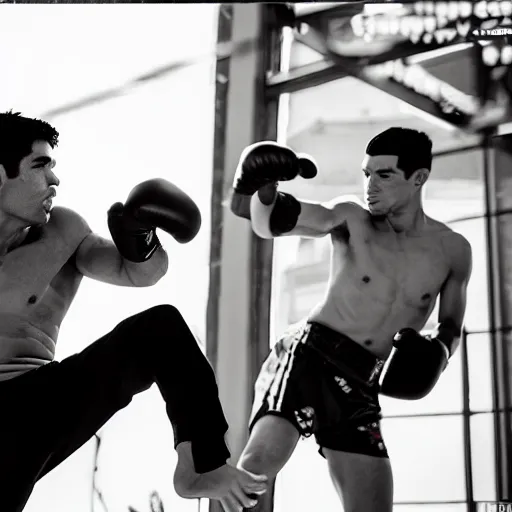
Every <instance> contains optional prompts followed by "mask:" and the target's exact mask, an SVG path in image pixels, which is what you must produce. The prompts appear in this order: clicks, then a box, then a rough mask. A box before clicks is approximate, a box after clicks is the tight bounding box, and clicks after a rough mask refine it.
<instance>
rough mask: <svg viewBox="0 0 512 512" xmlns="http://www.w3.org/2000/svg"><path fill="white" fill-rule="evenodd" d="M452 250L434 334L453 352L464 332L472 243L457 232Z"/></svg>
mask: <svg viewBox="0 0 512 512" xmlns="http://www.w3.org/2000/svg"><path fill="white" fill-rule="evenodd" d="M449 251H450V258H451V261H452V263H451V269H450V273H449V275H448V277H447V279H446V281H445V282H444V284H443V287H442V289H441V293H440V298H439V324H438V326H437V327H436V329H435V330H434V332H432V335H431V337H432V338H437V339H438V340H440V341H442V342H443V344H444V345H445V346H446V347H447V348H448V350H449V352H450V355H452V354H453V353H454V352H455V350H456V349H457V347H458V346H459V343H460V337H461V334H462V333H461V331H462V325H463V322H464V314H465V312H466V298H467V287H468V284H469V279H470V277H471V271H472V265H473V263H472V259H473V258H472V252H471V246H470V244H469V242H468V241H467V240H466V239H465V238H464V237H463V236H461V235H459V234H454V236H453V238H452V240H451V244H450V247H449Z"/></svg>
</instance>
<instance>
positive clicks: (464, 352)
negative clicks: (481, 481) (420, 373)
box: [460, 329, 475, 512]
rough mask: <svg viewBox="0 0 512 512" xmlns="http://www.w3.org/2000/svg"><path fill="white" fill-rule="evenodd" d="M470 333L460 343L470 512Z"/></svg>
mask: <svg viewBox="0 0 512 512" xmlns="http://www.w3.org/2000/svg"><path fill="white" fill-rule="evenodd" d="M467 341H468V333H467V332H466V330H465V329H464V330H463V331H462V340H461V344H460V349H461V359H462V420H463V430H464V459H465V460H464V469H465V476H466V500H467V503H468V512H475V501H474V500H475V498H474V494H473V459H472V454H471V409H470V402H469V358H468V346H467Z"/></svg>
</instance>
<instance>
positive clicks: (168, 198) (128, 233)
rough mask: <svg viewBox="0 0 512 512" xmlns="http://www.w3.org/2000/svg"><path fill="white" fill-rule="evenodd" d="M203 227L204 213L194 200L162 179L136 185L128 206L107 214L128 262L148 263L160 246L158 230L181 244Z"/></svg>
mask: <svg viewBox="0 0 512 512" xmlns="http://www.w3.org/2000/svg"><path fill="white" fill-rule="evenodd" d="M200 226H201V214H200V212H199V209H198V208H197V206H196V204H195V203H194V202H193V201H192V199H191V198H190V197H189V196H188V195H186V194H185V192H183V191H182V190H180V189H179V188H178V187H176V186H175V185H173V184H172V183H169V182H168V181H165V180H163V179H153V180H148V181H145V182H143V183H141V184H140V185H138V186H136V187H135V188H134V189H133V190H132V191H131V193H130V195H129V196H128V199H127V200H126V203H125V204H124V205H123V204H122V203H115V204H114V205H113V206H112V207H111V208H110V210H109V212H108V227H109V230H110V234H111V235H112V240H113V241H114V243H115V244H116V246H117V248H118V250H119V253H120V254H121V255H122V256H123V258H125V259H127V260H128V261H131V262H135V263H140V262H143V261H147V260H148V259H149V258H151V256H152V255H153V253H154V252H155V251H156V250H157V249H158V248H159V247H160V241H159V239H158V237H157V235H156V228H161V229H163V230H164V231H166V232H167V233H169V234H170V235H171V236H172V237H174V239H175V240H177V241H178V242H180V243H187V242H190V241H191V240H192V239H193V238H194V237H195V236H196V235H197V233H198V231H199V228H200Z"/></svg>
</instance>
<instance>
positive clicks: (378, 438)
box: [357, 421, 386, 451]
mask: <svg viewBox="0 0 512 512" xmlns="http://www.w3.org/2000/svg"><path fill="white" fill-rule="evenodd" d="M357 430H359V431H360V432H367V433H368V436H369V438H370V443H371V444H373V445H375V444H376V445H377V448H378V449H379V450H381V451H382V450H385V449H386V447H385V446H384V440H383V439H382V434H381V432H380V428H379V424H378V423H377V422H375V421H374V422H372V423H369V424H368V425H365V426H359V427H357Z"/></svg>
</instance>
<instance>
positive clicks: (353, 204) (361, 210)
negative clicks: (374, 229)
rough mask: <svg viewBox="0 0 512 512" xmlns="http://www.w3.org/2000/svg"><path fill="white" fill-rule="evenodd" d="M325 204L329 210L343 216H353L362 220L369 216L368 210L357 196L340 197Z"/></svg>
mask: <svg viewBox="0 0 512 512" xmlns="http://www.w3.org/2000/svg"><path fill="white" fill-rule="evenodd" d="M325 204H326V206H327V207H328V208H331V209H332V210H334V211H335V212H336V213H339V214H341V215H351V216H354V217H356V218H361V219H362V218H366V217H367V216H368V215H369V214H368V210H367V209H366V208H365V207H364V204H363V203H362V201H360V199H359V198H358V197H357V196H352V195H344V196H338V197H335V198H334V199H333V200H331V201H329V202H327V203H325Z"/></svg>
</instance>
